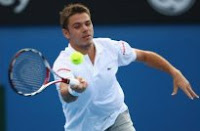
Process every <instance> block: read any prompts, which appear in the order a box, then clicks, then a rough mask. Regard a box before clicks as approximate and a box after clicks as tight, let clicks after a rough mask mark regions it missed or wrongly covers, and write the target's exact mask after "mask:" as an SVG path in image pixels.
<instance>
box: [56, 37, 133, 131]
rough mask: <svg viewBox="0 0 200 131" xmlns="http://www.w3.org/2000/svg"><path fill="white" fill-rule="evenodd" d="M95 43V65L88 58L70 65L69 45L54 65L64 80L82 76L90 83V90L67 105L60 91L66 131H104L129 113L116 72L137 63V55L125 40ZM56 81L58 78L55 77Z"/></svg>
mask: <svg viewBox="0 0 200 131" xmlns="http://www.w3.org/2000/svg"><path fill="white" fill-rule="evenodd" d="M93 41H94V45H95V48H96V56H95V62H94V65H93V64H92V63H91V61H90V59H89V57H88V55H84V61H83V63H81V64H79V65H75V64H73V63H71V61H70V60H69V57H70V55H71V53H73V52H74V51H75V50H74V49H73V48H72V47H71V46H70V44H69V46H68V47H66V49H65V50H64V51H61V53H60V55H59V56H58V58H57V59H56V61H55V63H54V66H53V70H54V71H56V72H57V73H58V74H59V75H61V76H63V77H74V76H75V77H76V76H80V77H83V78H84V79H85V80H86V81H87V82H88V88H87V89H86V90H85V91H84V92H83V93H82V94H81V95H80V96H79V97H78V99H77V100H76V101H75V102H72V103H66V102H64V101H63V99H62V98H61V95H60V92H59V91H58V92H59V97H60V100H61V103H62V107H63V112H64V114H65V118H66V123H65V131H103V130H105V129H107V128H108V127H109V126H111V125H112V124H114V122H115V120H116V118H117V116H118V115H119V114H120V113H122V112H124V111H125V110H127V106H126V104H125V103H124V93H123V91H122V88H121V86H120V85H119V83H118V81H117V79H116V73H117V70H118V67H119V66H124V65H128V64H129V63H131V62H132V61H134V60H135V59H136V53H135V52H134V50H133V49H132V48H131V47H130V46H129V44H128V43H126V42H124V41H114V40H111V39H109V38H94V39H93ZM55 79H58V78H56V76H55ZM57 86H58V85H57ZM57 89H58V90H59V87H57Z"/></svg>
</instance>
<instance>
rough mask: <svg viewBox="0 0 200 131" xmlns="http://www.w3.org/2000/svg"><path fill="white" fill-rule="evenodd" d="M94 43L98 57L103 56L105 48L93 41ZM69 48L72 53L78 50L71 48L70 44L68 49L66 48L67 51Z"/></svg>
mask: <svg viewBox="0 0 200 131" xmlns="http://www.w3.org/2000/svg"><path fill="white" fill-rule="evenodd" d="M93 42H94V46H95V50H96V55H99V54H101V53H102V51H103V47H102V46H101V45H100V44H99V43H96V41H95V40H94V39H93ZM67 48H68V49H69V51H70V52H74V51H76V50H75V49H74V48H73V47H72V46H71V44H70V43H68V47H66V48H65V50H66V49H67ZM86 55H87V54H86Z"/></svg>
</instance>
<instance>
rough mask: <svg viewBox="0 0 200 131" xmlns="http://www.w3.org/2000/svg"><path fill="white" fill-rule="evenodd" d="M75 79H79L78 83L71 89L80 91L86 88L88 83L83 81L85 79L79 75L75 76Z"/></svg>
mask: <svg viewBox="0 0 200 131" xmlns="http://www.w3.org/2000/svg"><path fill="white" fill-rule="evenodd" d="M76 79H77V80H79V82H80V85H78V86H73V87H72V89H73V90H75V91H76V92H79V93H82V92H83V91H85V89H86V88H87V86H88V83H87V82H86V81H85V79H83V78H81V77H77V78H76Z"/></svg>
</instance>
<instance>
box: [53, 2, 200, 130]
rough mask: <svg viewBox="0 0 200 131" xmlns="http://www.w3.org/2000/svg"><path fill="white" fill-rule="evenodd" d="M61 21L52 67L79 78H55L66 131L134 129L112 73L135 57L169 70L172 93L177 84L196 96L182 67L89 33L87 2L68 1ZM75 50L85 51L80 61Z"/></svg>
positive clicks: (90, 24)
mask: <svg viewBox="0 0 200 131" xmlns="http://www.w3.org/2000/svg"><path fill="white" fill-rule="evenodd" d="M60 22H61V26H62V31H63V34H64V36H65V37H66V38H67V39H68V40H69V44H68V47H66V48H65V50H63V51H61V53H60V54H59V56H58V58H57V59H56V61H55V63H54V66H53V69H54V70H55V71H56V72H57V73H58V74H59V75H61V76H63V77H71V78H74V77H75V78H77V79H78V80H79V81H80V85H77V86H73V87H72V86H69V85H67V84H65V83H61V84H57V89H58V92H59V96H60V100H61V103H62V107H63V112H64V114H65V118H66V123H65V126H64V127H65V131H135V128H134V126H133V122H132V120H131V118H130V114H129V111H128V107H127V105H126V104H125V103H124V93H123V91H122V88H121V86H120V84H119V83H118V81H117V79H116V73H117V70H118V67H120V66H125V65H128V64H130V63H131V62H134V61H139V62H143V63H145V64H147V65H149V66H151V67H154V68H157V69H160V70H162V71H164V72H166V73H168V74H170V75H171V76H172V78H173V82H174V88H173V92H172V95H175V94H177V91H178V89H179V88H180V89H181V90H183V91H184V93H185V94H186V95H187V96H188V97H189V98H190V99H194V98H199V96H198V95H197V94H196V93H195V92H194V91H193V90H192V88H191V86H190V84H189V82H188V80H187V79H186V78H185V77H184V76H183V75H182V74H181V72H180V71H179V70H178V69H176V68H175V67H174V66H172V65H171V64H170V63H169V62H168V61H167V60H166V59H164V58H163V57H161V56H160V55H158V54H156V53H154V52H151V51H144V50H140V49H135V48H131V47H130V45H129V44H128V43H127V42H125V41H116V40H111V39H109V38H93V35H94V29H93V24H92V21H91V14H90V11H89V9H88V8H87V7H86V6H84V5H82V4H77V3H76V4H70V5H68V6H66V7H65V8H64V9H63V10H62V12H61V13H60ZM75 51H79V52H81V53H82V54H84V61H83V62H82V63H81V64H79V65H76V64H73V63H72V62H71V61H70V60H69V57H70V55H71V54H72V53H73V52H75ZM80 76H81V77H80ZM55 79H58V78H56V76H55Z"/></svg>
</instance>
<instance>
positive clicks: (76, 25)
mask: <svg viewBox="0 0 200 131" xmlns="http://www.w3.org/2000/svg"><path fill="white" fill-rule="evenodd" d="M73 27H74V28H75V29H79V28H80V27H81V25H80V24H74V26H73Z"/></svg>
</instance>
